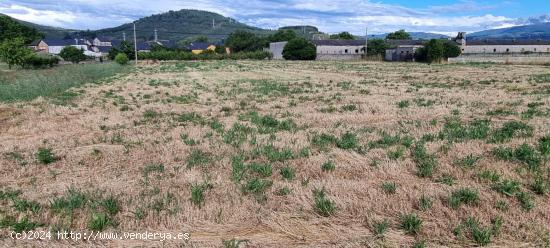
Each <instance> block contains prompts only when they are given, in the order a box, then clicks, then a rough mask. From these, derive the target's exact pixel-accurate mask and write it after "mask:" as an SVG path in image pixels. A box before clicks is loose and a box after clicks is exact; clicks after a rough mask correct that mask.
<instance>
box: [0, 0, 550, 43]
mask: <svg viewBox="0 0 550 248" xmlns="http://www.w3.org/2000/svg"><path fill="white" fill-rule="evenodd" d="M180 9H199V10H207V11H212V12H216V13H219V14H221V15H224V16H227V17H232V18H234V19H236V20H238V21H240V22H243V23H246V24H248V25H251V26H256V27H261V28H268V29H277V28H279V27H282V26H288V25H312V26H316V27H318V28H319V29H320V30H321V31H323V32H327V33H336V32H341V31H349V32H351V33H353V34H356V35H364V33H365V29H366V28H367V27H368V29H369V34H380V33H386V32H392V31H395V30H398V29H405V30H407V31H409V32H433V33H441V34H447V35H452V34H455V33H456V32H458V31H465V32H470V33H471V32H475V31H481V30H487V29H494V28H505V27H512V26H518V25H526V24H533V23H540V22H550V1H549V0H485V1H474V0H437V1H436V0H423V1H419V0H270V1H265V0H193V1H190V0H185V1H183V0H154V1H151V0H132V1H128V0H0V13H3V14H6V15H9V16H12V17H14V18H17V19H20V20H24V21H29V22H33V23H37V24H41V25H48V26H55V27H62V28H69V29H90V30H95V29H101V28H108V27H115V26H118V25H121V24H124V23H129V22H132V21H134V20H136V19H139V18H141V17H145V16H149V15H152V14H158V13H162V12H166V11H169V10H180Z"/></svg>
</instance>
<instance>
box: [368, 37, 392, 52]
mask: <svg viewBox="0 0 550 248" xmlns="http://www.w3.org/2000/svg"><path fill="white" fill-rule="evenodd" d="M367 45H368V46H367V55H369V56H373V55H382V56H384V54H386V49H387V48H388V45H387V44H386V41H384V40H383V39H370V40H369V41H368V44H367Z"/></svg>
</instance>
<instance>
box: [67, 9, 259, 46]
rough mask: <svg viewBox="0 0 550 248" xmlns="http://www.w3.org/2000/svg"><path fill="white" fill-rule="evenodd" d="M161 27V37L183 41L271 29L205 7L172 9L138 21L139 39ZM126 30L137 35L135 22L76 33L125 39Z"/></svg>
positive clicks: (150, 37)
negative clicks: (202, 9) (242, 31)
mask: <svg viewBox="0 0 550 248" xmlns="http://www.w3.org/2000/svg"><path fill="white" fill-rule="evenodd" d="M155 29H157V32H158V38H159V40H172V41H179V40H182V39H185V38H189V37H195V36H201V35H205V36H207V37H208V38H209V39H210V40H220V39H224V38H226V37H227V36H228V35H229V34H231V33H232V32H234V31H236V30H246V31H251V32H255V33H267V32H269V31H267V30H263V29H260V28H256V27H251V26H248V25H246V24H243V23H240V22H238V21H236V20H235V19H232V18H228V17H224V16H222V15H219V14H216V13H212V12H207V11H201V10H179V11H169V12H166V13H163V14H157V15H152V16H149V17H144V18H141V19H139V20H137V21H136V30H137V32H136V33H137V37H138V39H139V40H152V39H153V38H154V31H155ZM123 32H125V33H126V37H127V38H128V39H130V38H132V37H133V25H132V24H131V23H128V24H124V25H121V26H118V27H114V28H107V29H100V30H96V31H90V32H84V31H83V32H79V33H77V34H76V35H78V36H84V37H88V38H91V37H94V36H96V35H97V36H99V37H106V38H111V39H118V40H122V38H123Z"/></svg>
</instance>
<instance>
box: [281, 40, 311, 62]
mask: <svg viewBox="0 0 550 248" xmlns="http://www.w3.org/2000/svg"><path fill="white" fill-rule="evenodd" d="M316 57H317V51H316V48H315V45H314V44H313V43H311V42H310V41H308V40H306V39H304V38H295V39H292V40H290V41H288V43H287V44H286V45H285V47H284V48H283V58H284V59H286V60H315V58H316Z"/></svg>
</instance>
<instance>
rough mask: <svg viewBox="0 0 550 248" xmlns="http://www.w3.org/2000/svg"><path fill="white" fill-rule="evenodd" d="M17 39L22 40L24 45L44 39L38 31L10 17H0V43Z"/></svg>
mask: <svg viewBox="0 0 550 248" xmlns="http://www.w3.org/2000/svg"><path fill="white" fill-rule="evenodd" d="M15 38H21V39H23V43H24V44H28V43H31V42H32V41H34V40H38V39H42V35H41V34H40V33H38V31H36V29H34V28H29V27H27V26H25V25H23V24H20V23H18V22H16V21H15V20H13V19H12V18H11V17H9V16H4V15H2V16H0V42H2V41H4V40H7V39H15Z"/></svg>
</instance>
